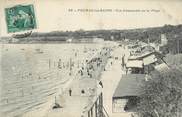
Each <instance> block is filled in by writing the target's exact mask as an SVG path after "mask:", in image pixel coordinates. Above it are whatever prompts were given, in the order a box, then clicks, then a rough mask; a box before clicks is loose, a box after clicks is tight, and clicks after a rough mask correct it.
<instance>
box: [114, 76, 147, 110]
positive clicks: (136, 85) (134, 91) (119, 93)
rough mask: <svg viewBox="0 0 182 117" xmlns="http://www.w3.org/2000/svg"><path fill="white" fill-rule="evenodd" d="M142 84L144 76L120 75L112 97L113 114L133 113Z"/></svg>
mask: <svg viewBox="0 0 182 117" xmlns="http://www.w3.org/2000/svg"><path fill="white" fill-rule="evenodd" d="M144 82H145V74H128V75H122V78H121V80H120V82H119V83H118V86H117V88H116V90H115V92H114V94H113V97H112V104H113V112H134V111H135V109H136V105H137V102H138V101H139V100H140V98H139V96H140V95H141V94H142V91H143V89H142V86H143V84H144Z"/></svg>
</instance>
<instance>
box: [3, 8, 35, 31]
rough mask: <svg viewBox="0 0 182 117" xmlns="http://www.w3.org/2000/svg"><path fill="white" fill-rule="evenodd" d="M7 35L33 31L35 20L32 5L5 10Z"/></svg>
mask: <svg viewBox="0 0 182 117" xmlns="http://www.w3.org/2000/svg"><path fill="white" fill-rule="evenodd" d="M5 15H6V24H7V31H8V33H11V32H20V31H26V30H31V29H35V28H36V27H37V25H36V19H35V12H34V7H33V5H17V6H13V7H11V8H5Z"/></svg>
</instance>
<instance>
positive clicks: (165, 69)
mask: <svg viewBox="0 0 182 117" xmlns="http://www.w3.org/2000/svg"><path fill="white" fill-rule="evenodd" d="M155 69H156V70H157V71H158V72H160V73H166V72H169V70H170V68H169V67H168V66H167V65H166V64H165V63H162V64H159V65H157V66H155Z"/></svg>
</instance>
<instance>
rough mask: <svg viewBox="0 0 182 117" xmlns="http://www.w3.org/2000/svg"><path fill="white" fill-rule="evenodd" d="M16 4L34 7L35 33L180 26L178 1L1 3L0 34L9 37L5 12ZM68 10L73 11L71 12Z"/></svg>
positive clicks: (26, 0) (33, 0)
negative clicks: (100, 10) (85, 10)
mask: <svg viewBox="0 0 182 117" xmlns="http://www.w3.org/2000/svg"><path fill="white" fill-rule="evenodd" d="M19 4H23V5H26V4H33V5H34V9H35V15H36V22H37V29H35V30H33V31H34V32H50V31H57V30H59V31H67V30H68V31H70V30H71V31H74V30H79V29H84V30H95V29H133V28H146V27H156V26H163V25H165V24H172V25H178V24H182V14H181V11H182V7H181V6H182V1H181V0H172V1H170V0H152V1H150V0H0V35H2V36H4V35H5V36H6V35H11V33H10V34H8V33H7V26H6V20H5V12H4V9H5V8H8V7H12V6H14V5H19ZM70 9H72V10H73V11H74V10H76V11H75V12H71V11H69V10H70ZM78 9H82V10H83V9H92V10H93V9H94V10H98V9H109V10H112V12H111V11H109V12H80V11H78ZM116 9H117V11H116ZM123 10H124V12H123ZM127 10H130V12H129V11H127ZM134 10H135V11H134ZM142 10H143V11H144V10H145V12H142ZM118 11H120V12H118ZM121 11H122V12H121ZM131 11H132V12H131ZM146 11H147V12H146Z"/></svg>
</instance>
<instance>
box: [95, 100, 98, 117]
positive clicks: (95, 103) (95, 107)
mask: <svg viewBox="0 0 182 117" xmlns="http://www.w3.org/2000/svg"><path fill="white" fill-rule="evenodd" d="M95 117H98V116H97V100H96V102H95Z"/></svg>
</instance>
